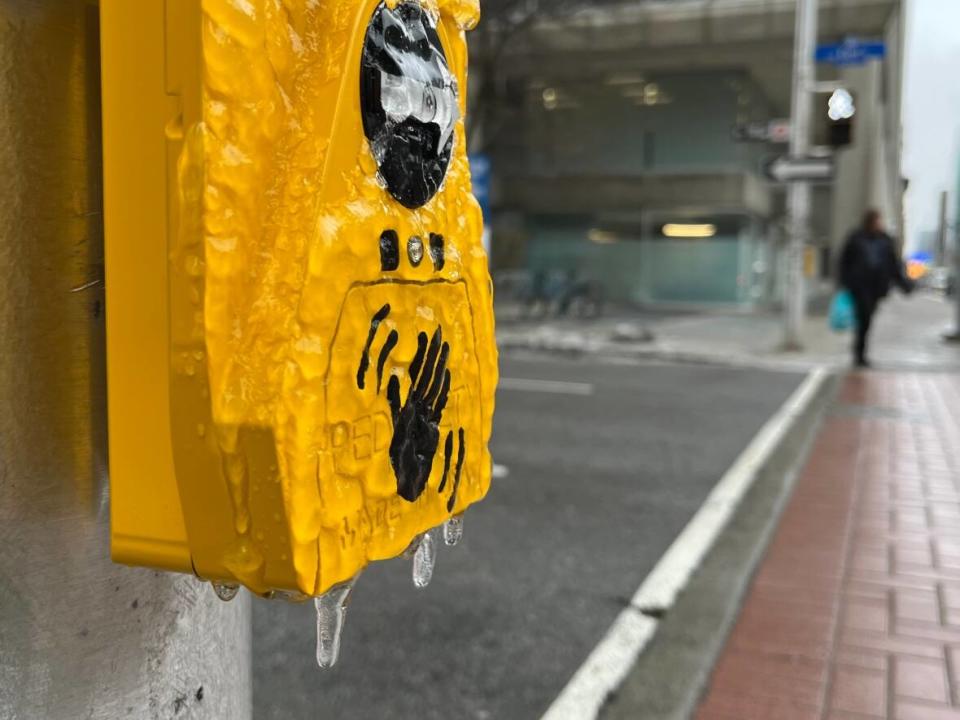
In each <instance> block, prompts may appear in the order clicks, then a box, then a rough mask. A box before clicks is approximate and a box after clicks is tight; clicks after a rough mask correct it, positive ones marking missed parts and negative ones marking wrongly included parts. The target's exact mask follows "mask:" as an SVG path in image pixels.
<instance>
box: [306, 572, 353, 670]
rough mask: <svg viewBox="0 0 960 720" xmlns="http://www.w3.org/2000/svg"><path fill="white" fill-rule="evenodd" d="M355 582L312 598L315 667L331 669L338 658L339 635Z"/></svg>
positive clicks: (340, 585)
mask: <svg viewBox="0 0 960 720" xmlns="http://www.w3.org/2000/svg"><path fill="white" fill-rule="evenodd" d="M356 581H357V579H356V578H355V577H354V578H352V579H350V580H348V581H347V582H345V583H340V584H339V585H334V586H333V587H332V588H330V589H329V590H327V591H326V592H325V593H324V594H323V595H321V596H320V597H318V598H314V601H313V602H314V605H315V606H316V608H317V665H319V666H320V667H322V668H330V667H333V666H334V665H335V664H336V662H337V658H338V657H339V656H340V635H341V633H342V632H343V621H344V619H345V618H346V616H347V605H348V604H349V603H350V592H351V591H352V590H353V585H354V583H355V582H356Z"/></svg>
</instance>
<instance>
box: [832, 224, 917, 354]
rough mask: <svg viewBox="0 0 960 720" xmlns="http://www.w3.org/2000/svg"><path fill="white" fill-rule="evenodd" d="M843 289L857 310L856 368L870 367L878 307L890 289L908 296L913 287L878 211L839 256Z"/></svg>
mask: <svg viewBox="0 0 960 720" xmlns="http://www.w3.org/2000/svg"><path fill="white" fill-rule="evenodd" d="M840 285H841V286H842V287H843V288H845V289H846V290H847V291H848V292H849V293H850V294H851V295H852V296H853V301H854V306H855V308H856V315H857V323H856V333H855V338H854V344H853V361H854V364H855V365H856V366H857V367H868V366H869V365H870V361H869V360H868V359H867V338H868V336H869V333H870V325H871V323H872V321H873V315H874V313H875V312H876V310H877V306H878V305H879V304H880V301H881V300H882V299H883V298H885V297H886V296H887V294H888V293H889V292H890V286H891V285H896V286H897V287H899V288H900V289H901V290H902V291H903V292H904V293H908V294H909V293H910V292H912V291H913V287H914V285H913V282H912V281H911V280H910V279H909V278H908V277H907V276H906V273H905V272H904V269H903V262H902V260H901V259H900V256H899V255H898V253H897V251H896V246H895V244H894V242H893V238H891V237H890V236H889V235H888V234H887V233H886V231H885V230H884V229H883V222H882V219H881V216H880V213H879V212H878V211H877V210H868V211H867V212H866V214H865V215H864V216H863V224H862V225H861V226H860V227H859V228H858V229H856V230H854V231H853V232H852V233H850V236H849V237H848V238H847V241H846V243H845V244H844V247H843V253H842V255H841V256H840Z"/></svg>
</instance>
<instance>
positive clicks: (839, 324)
mask: <svg viewBox="0 0 960 720" xmlns="http://www.w3.org/2000/svg"><path fill="white" fill-rule="evenodd" d="M856 322H857V316H856V310H855V308H854V306H853V295H851V294H850V292H849V291H847V290H840V291H839V292H838V293H837V294H836V295H834V296H833V302H831V303H830V329H831V330H833V331H835V332H844V331H846V330H850V329H851V328H853V326H854V325H855V324H856Z"/></svg>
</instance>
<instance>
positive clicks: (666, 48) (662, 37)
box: [477, 0, 900, 113]
mask: <svg viewBox="0 0 960 720" xmlns="http://www.w3.org/2000/svg"><path fill="white" fill-rule="evenodd" d="M899 7H900V0H820V12H819V36H820V38H821V39H825V40H826V39H838V38H841V37H843V36H846V35H860V36H868V37H870V36H873V37H876V36H882V35H883V34H884V30H885V28H886V26H887V24H888V22H889V20H890V18H891V17H892V15H893V14H894V13H896V12H898V11H899ZM795 8H796V0H673V1H659V0H654V1H650V2H637V1H636V0H634V1H633V2H625V3H616V4H612V5H610V4H605V5H599V6H596V7H591V6H589V5H588V6H586V7H584V8H583V9H581V10H579V11H577V12H575V13H573V14H571V15H570V16H567V17H564V18H562V19H552V18H549V17H547V18H545V19H543V20H541V21H538V22H537V23H535V24H534V25H533V26H532V27H531V28H529V29H528V30H527V31H526V32H525V33H524V34H523V39H522V41H514V42H512V43H510V45H509V46H508V48H507V51H506V53H505V61H504V63H503V67H504V68H505V73H508V74H510V75H526V76H531V77H536V76H544V77H545V78H546V79H548V80H549V79H550V78H561V79H564V80H568V81H573V82H576V81H578V80H584V81H586V80H595V79H596V78H598V77H601V78H602V77H611V76H613V75H614V74H624V73H630V72H647V73H649V72H664V73H668V72H677V71H683V72H689V71H709V70H728V69H739V70H746V71H748V72H749V73H750V74H751V75H752V76H753V77H754V78H755V79H756V81H757V82H758V83H759V84H760V86H761V88H762V89H763V90H764V92H765V93H766V95H767V97H768V99H769V100H770V101H771V103H772V104H773V106H774V108H775V109H776V110H777V111H779V112H782V113H786V112H787V110H788V108H789V95H790V72H791V67H792V57H793V55H792V53H793V32H794V13H795ZM482 51H483V50H482V48H478V49H477V52H479V53H482Z"/></svg>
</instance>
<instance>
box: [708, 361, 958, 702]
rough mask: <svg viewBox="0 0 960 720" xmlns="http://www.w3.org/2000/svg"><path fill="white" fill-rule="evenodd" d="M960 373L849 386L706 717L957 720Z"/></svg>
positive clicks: (764, 570)
mask: <svg viewBox="0 0 960 720" xmlns="http://www.w3.org/2000/svg"><path fill="white" fill-rule="evenodd" d="M958 481H960V376H958V375H957V374H938V373H917V372H910V371H900V372H868V373H851V374H849V375H848V376H847V377H846V378H845V379H844V381H843V384H842V387H841V391H840V396H839V399H838V402H837V404H836V405H835V407H834V408H833V410H832V411H831V413H830V414H829V416H828V417H827V419H826V421H825V422H824V425H823V426H822V428H821V430H820V432H819V435H818V437H817V440H816V442H815V445H814V448H813V451H812V453H811V454H810V457H809V460H808V462H807V464H806V466H805V468H804V469H803V471H802V474H801V476H800V479H799V481H798V483H797V486H796V489H795V491H794V494H793V497H792V499H791V500H790V502H789V504H788V506H787V509H786V512H785V513H784V515H783V517H782V519H781V521H780V523H779V527H778V529H777V532H776V534H775V536H774V539H773V541H772V543H771V545H770V547H769V548H768V551H767V554H766V557H765V558H764V560H763V561H762V563H761V565H760V568H759V570H758V572H757V574H756V575H755V577H754V579H753V582H752V586H751V588H750V590H749V592H748V595H747V598H746V602H745V604H744V605H743V608H742V610H741V612H740V615H739V619H738V621H737V622H736V625H735V626H734V629H733V631H732V633H731V635H730V636H729V638H728V640H727V643H726V646H725V649H724V650H723V652H722V655H721V657H720V659H719V661H718V663H717V664H716V666H715V669H714V672H713V675H712V678H711V681H710V686H709V689H708V691H707V693H706V694H705V696H704V698H703V701H702V703H701V705H700V707H699V710H698V711H697V713H696V717H697V718H698V719H699V720H752V719H754V718H755V719H757V720H761V719H762V720H774V719H776V720H870V719H873V720H886V719H896V720H948V719H954V720H957V719H960V487H958Z"/></svg>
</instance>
